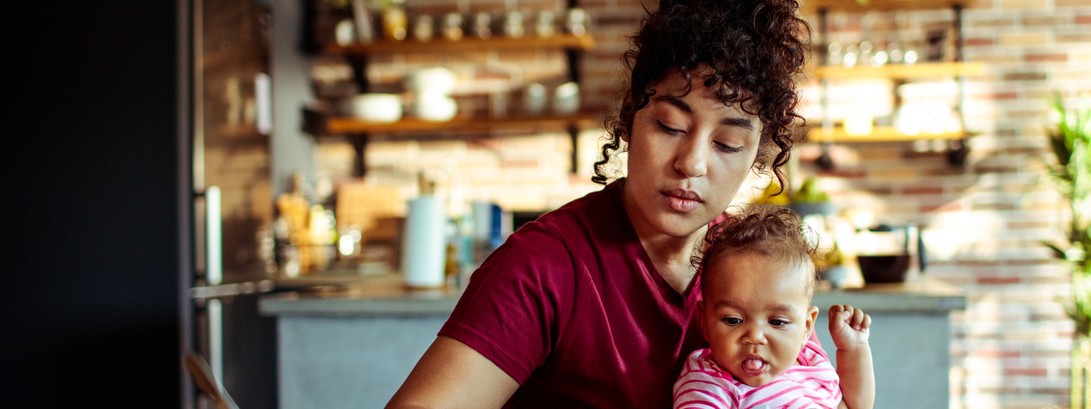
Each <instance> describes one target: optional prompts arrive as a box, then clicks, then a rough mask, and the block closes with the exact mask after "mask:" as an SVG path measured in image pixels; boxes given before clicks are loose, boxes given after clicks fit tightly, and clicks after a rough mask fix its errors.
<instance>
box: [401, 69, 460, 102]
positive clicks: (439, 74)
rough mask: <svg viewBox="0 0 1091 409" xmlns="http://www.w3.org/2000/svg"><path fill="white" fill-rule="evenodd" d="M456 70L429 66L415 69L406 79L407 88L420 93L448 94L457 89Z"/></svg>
mask: <svg viewBox="0 0 1091 409" xmlns="http://www.w3.org/2000/svg"><path fill="white" fill-rule="evenodd" d="M456 81H457V78H455V73H454V71H451V70H449V69H447V68H444V67H427V68H421V69H418V70H416V71H413V72H411V73H410V74H409V76H408V77H407V78H406V79H405V85H406V88H408V89H409V90H411V91H413V92H415V93H418V94H424V93H430V94H442V95H448V94H450V93H451V92H452V91H454V89H455V82H456Z"/></svg>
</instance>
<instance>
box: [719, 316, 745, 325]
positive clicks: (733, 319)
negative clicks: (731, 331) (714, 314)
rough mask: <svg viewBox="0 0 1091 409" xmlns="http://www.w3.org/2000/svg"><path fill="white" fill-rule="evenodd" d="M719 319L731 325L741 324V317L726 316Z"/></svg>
mask: <svg viewBox="0 0 1091 409" xmlns="http://www.w3.org/2000/svg"><path fill="white" fill-rule="evenodd" d="M721 321H723V323H724V324H727V325H731V326H735V325H739V324H742V319H741V318H738V317H727V318H724V319H722V320H721Z"/></svg>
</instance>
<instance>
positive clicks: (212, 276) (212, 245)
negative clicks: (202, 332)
mask: <svg viewBox="0 0 1091 409" xmlns="http://www.w3.org/2000/svg"><path fill="white" fill-rule="evenodd" d="M204 196H205V264H206V265H205V279H206V280H207V282H208V285H209V286H216V285H220V284H222V283H223V210H222V203H223V198H222V196H221V192H220V187H219V186H209V187H207V188H205V195H204ZM207 314H208V364H209V366H210V367H211V369H212V375H213V376H215V377H216V379H221V380H222V379H224V377H223V376H224V374H223V362H224V359H223V307H222V305H221V304H220V300H218V299H211V300H209V301H208V305H207Z"/></svg>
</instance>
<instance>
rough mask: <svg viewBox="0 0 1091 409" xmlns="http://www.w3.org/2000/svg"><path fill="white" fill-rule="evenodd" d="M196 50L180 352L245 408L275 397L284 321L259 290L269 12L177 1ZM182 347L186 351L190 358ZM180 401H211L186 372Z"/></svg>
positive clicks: (248, 3) (249, 4)
mask: <svg viewBox="0 0 1091 409" xmlns="http://www.w3.org/2000/svg"><path fill="white" fill-rule="evenodd" d="M178 2H179V6H178V7H179V11H180V14H181V15H182V17H180V18H179V25H180V28H181V30H182V32H183V33H188V34H185V38H184V39H183V40H181V41H180V44H181V45H180V46H179V48H180V49H181V51H180V54H181V55H183V56H184V57H187V58H183V59H184V60H188V67H189V72H188V74H189V75H187V76H183V78H184V79H183V80H182V81H181V82H184V83H185V84H182V85H180V88H185V90H184V91H183V93H184V94H185V95H188V97H189V100H190V104H189V117H190V118H189V124H190V132H188V134H189V135H190V138H189V140H188V141H183V142H182V143H181V144H182V145H186V146H185V147H184V149H188V155H187V156H188V157H189V160H188V161H186V162H187V163H185V164H183V165H182V166H187V167H188V168H189V169H183V173H189V174H191V175H192V178H191V180H190V182H191V184H192V186H191V189H190V190H191V191H192V206H189V207H190V208H189V209H186V211H189V212H190V214H189V215H188V216H189V217H187V218H185V220H187V222H184V223H188V224H190V225H191V226H190V228H189V229H185V230H187V231H188V235H189V237H188V238H187V239H185V240H182V243H183V244H181V245H182V246H183V249H182V253H183V254H187V255H188V257H184V258H185V259H186V260H184V261H183V262H184V263H187V264H188V266H186V267H184V268H182V269H181V271H182V275H183V277H180V282H181V284H182V286H183V288H184V289H185V290H186V291H185V294H184V295H182V296H181V298H182V301H181V302H183V303H184V304H185V305H183V306H182V308H181V310H182V312H181V313H180V321H181V322H180V338H181V347H180V349H181V350H180V351H179V352H180V355H182V356H185V355H186V354H187V353H190V352H196V353H197V354H198V355H200V356H201V357H203V358H205V359H206V360H207V362H208V364H209V367H210V368H211V372H212V375H213V376H214V377H215V378H216V379H217V380H219V382H220V383H221V384H222V386H223V389H225V390H226V391H227V393H228V394H230V396H231V397H232V398H233V399H234V401H235V402H236V403H237V404H238V405H239V407H242V408H246V409H261V408H270V409H272V408H275V407H277V400H276V399H277V393H276V383H277V375H276V374H277V372H276V371H277V361H276V323H275V321H274V319H273V318H272V317H264V316H261V315H260V314H259V312H258V299H259V298H260V297H261V296H263V295H266V294H269V293H271V292H273V291H275V287H276V286H275V276H276V268H275V261H274V257H273V254H272V252H273V236H272V233H271V226H272V221H273V218H274V210H273V192H272V183H271V182H272V181H271V171H270V169H271V163H270V162H271V155H270V151H271V148H270V139H269V138H270V135H271V121H270V114H271V111H272V110H271V107H270V103H271V96H270V91H269V90H270V78H269V75H268V73H269V65H270V59H269V55H270V51H269V50H270V30H271V27H269V24H270V21H271V20H270V15H269V13H270V10H269V7H268V4H265V3H264V2H259V1H255V0H178ZM182 356H180V357H179V359H182ZM180 388H181V389H182V407H184V408H204V407H211V403H210V402H208V401H207V400H206V399H205V398H204V397H203V396H201V395H200V393H199V391H198V389H197V388H196V387H195V384H194V382H193V381H192V380H191V378H190V376H189V374H188V373H187V374H186V376H184V377H183V379H182V382H181V385H180Z"/></svg>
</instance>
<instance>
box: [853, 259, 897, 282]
mask: <svg viewBox="0 0 1091 409" xmlns="http://www.w3.org/2000/svg"><path fill="white" fill-rule="evenodd" d="M856 260H857V261H858V262H859V263H860V274H861V275H863V276H864V283H876V284H877V283H901V282H905V277H906V273H907V272H908V271H909V256H908V255H905V254H897V255H882V256H875V255H872V256H856Z"/></svg>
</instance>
